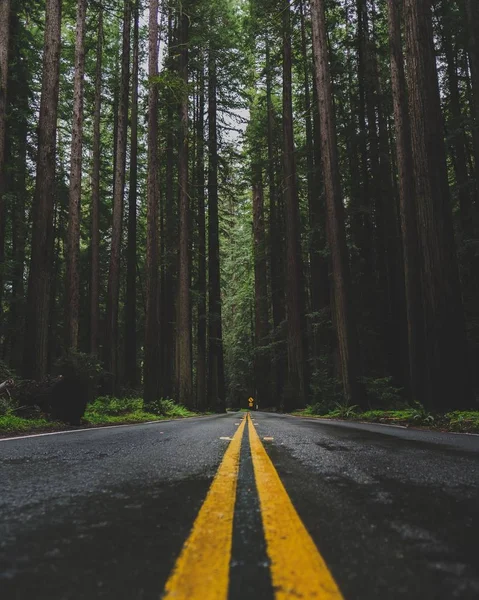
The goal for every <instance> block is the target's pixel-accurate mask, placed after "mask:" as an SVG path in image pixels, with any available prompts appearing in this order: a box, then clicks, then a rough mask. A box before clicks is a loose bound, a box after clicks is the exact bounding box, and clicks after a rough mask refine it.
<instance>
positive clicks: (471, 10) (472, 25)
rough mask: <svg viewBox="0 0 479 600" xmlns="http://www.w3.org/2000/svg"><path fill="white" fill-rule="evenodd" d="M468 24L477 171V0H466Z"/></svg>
mask: <svg viewBox="0 0 479 600" xmlns="http://www.w3.org/2000/svg"><path fill="white" fill-rule="evenodd" d="M465 3H466V14H467V25H468V33H469V39H468V42H469V43H468V51H469V64H470V68H471V79H472V92H473V98H474V106H473V112H474V121H475V122H474V132H473V133H474V145H475V155H476V172H477V171H478V170H479V4H478V2H477V0H465Z"/></svg>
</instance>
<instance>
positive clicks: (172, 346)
mask: <svg viewBox="0 0 479 600" xmlns="http://www.w3.org/2000/svg"><path fill="white" fill-rule="evenodd" d="M176 44H177V40H176V38H175V28H174V21H173V8H172V7H171V6H170V8H169V14H168V63H167V64H168V69H169V71H170V74H171V75H172V76H176V74H177V66H176V61H175V59H174V56H175V55H176ZM174 102H175V100H174V97H173V94H170V95H169V96H168V105H167V107H166V115H167V122H166V152H165V154H166V182H165V188H166V189H165V202H164V210H163V215H162V222H163V223H164V225H163V228H162V234H163V235H162V239H161V244H162V251H163V255H162V258H163V260H162V286H161V290H160V293H161V310H160V327H161V345H160V349H161V365H162V368H161V373H162V375H161V382H160V390H161V396H162V397H163V398H173V397H175V396H176V393H177V386H176V377H175V375H176V336H175V330H176V302H177V293H176V291H177V271H178V222H177V214H176V202H175V199H174V190H175V133H176V121H177V119H175V116H174V112H173V105H174Z"/></svg>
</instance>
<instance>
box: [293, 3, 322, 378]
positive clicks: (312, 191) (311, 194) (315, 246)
mask: <svg viewBox="0 0 479 600" xmlns="http://www.w3.org/2000/svg"><path fill="white" fill-rule="evenodd" d="M299 10H300V17H301V52H302V56H303V68H304V74H303V77H304V111H305V125H306V165H307V176H306V180H307V184H308V209H309V226H310V230H311V239H310V247H309V290H310V303H311V313H312V314H313V315H314V316H313V319H312V323H313V335H312V341H313V348H312V350H313V352H312V355H313V358H314V360H315V362H316V363H317V359H318V357H319V337H318V332H317V327H316V324H317V321H318V317H317V316H318V314H319V311H320V310H321V295H322V293H321V286H323V285H324V281H323V279H322V277H321V261H322V259H321V255H320V252H321V234H320V231H319V229H320V221H321V219H320V213H321V206H320V204H321V198H320V196H321V181H320V178H317V179H316V178H315V175H316V173H315V165H314V161H315V151H314V150H315V149H314V137H313V120H312V114H311V85H310V79H309V77H310V74H309V60H308V40H307V38H306V23H305V16H304V3H303V0H301V2H300V4H299ZM317 183H319V185H316V184H317ZM315 366H316V365H315Z"/></svg>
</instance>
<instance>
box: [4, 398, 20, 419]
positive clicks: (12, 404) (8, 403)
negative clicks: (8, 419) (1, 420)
mask: <svg viewBox="0 0 479 600" xmlns="http://www.w3.org/2000/svg"><path fill="white" fill-rule="evenodd" d="M17 409H18V402H17V401H16V400H15V399H14V398H10V397H9V396H8V395H5V396H0V416H3V415H9V414H11V413H13V412H15V411H16V410H17Z"/></svg>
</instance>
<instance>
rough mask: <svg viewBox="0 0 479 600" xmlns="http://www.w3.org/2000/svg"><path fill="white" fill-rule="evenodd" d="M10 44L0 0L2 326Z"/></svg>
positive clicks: (4, 3)
mask: <svg viewBox="0 0 479 600" xmlns="http://www.w3.org/2000/svg"><path fill="white" fill-rule="evenodd" d="M9 46H10V0H0V327H1V326H3V308H2V298H3V282H4V273H3V270H4V262H5V205H4V198H3V196H4V192H5V183H6V176H5V142H6V135H7V86H8V55H9Z"/></svg>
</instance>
